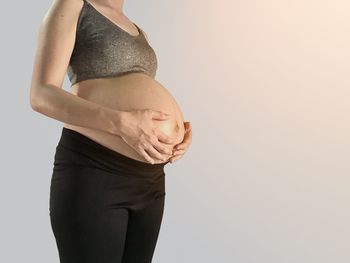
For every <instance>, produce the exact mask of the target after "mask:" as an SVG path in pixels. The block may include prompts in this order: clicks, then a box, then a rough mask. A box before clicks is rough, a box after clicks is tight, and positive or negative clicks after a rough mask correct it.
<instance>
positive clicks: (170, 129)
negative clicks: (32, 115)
mask: <svg viewBox="0 0 350 263" xmlns="http://www.w3.org/2000/svg"><path fill="white" fill-rule="evenodd" d="M72 93H73V94H76V95H77V96H79V97H82V98H84V99H86V100H89V101H92V102H95V103H98V104H100V105H103V106H106V107H109V108H112V109H116V110H122V111H130V110H136V109H152V110H159V111H162V112H165V113H168V114H169V115H170V116H169V118H168V119H167V120H153V121H154V125H155V127H156V128H157V129H159V130H160V131H162V132H164V133H165V134H166V135H168V136H170V137H171V138H172V139H173V141H174V144H177V143H180V142H181V141H182V140H183V138H184V125H183V122H184V118H183V114H182V112H181V109H180V108H179V106H178V104H177V103H176V100H175V99H174V98H173V96H172V95H171V94H170V93H169V91H168V90H167V89H166V88H165V87H164V86H163V85H161V84H160V83H159V82H158V81H157V80H155V79H153V78H151V77H149V76H147V75H145V74H143V73H129V74H126V75H122V76H119V77H113V78H99V79H89V80H85V81H81V82H79V83H77V84H75V85H74V86H72ZM64 127H66V128H68V129H72V130H75V131H77V132H79V133H81V134H83V135H85V136H86V137H89V138H90V139H92V140H94V141H95V142H97V143H99V144H101V145H103V146H105V147H107V148H109V149H112V150H114V151H117V152H119V153H121V154H123V155H126V156H128V157H130V158H133V159H135V160H138V161H142V162H148V161H147V160H145V159H144V157H143V156H141V155H140V154H139V153H138V152H137V151H135V150H134V149H133V148H132V147H130V146H129V145H128V144H127V143H126V142H125V141H124V140H123V139H122V138H121V137H120V136H118V135H113V134H110V133H107V132H103V131H100V130H96V129H92V128H87V127H82V126H77V125H71V124H68V123H65V124H64ZM170 148H172V145H170ZM160 162H162V161H159V160H156V163H160Z"/></svg>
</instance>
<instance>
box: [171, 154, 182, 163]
mask: <svg viewBox="0 0 350 263" xmlns="http://www.w3.org/2000/svg"><path fill="white" fill-rule="evenodd" d="M181 157H182V155H181V154H179V155H176V156H174V157H172V158H170V163H173V162H175V161H177V160H179V159H180V158H181Z"/></svg>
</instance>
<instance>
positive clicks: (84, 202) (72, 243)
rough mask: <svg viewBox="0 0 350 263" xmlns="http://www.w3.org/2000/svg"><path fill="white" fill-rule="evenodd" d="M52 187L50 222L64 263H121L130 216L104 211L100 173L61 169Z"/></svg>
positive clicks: (73, 167) (79, 168) (79, 167)
mask: <svg viewBox="0 0 350 263" xmlns="http://www.w3.org/2000/svg"><path fill="white" fill-rule="evenodd" d="M55 168H56V169H55V170H54V172H53V175H52V180H51V187H50V220H51V226H52V230H53V233H54V236H55V239H56V243H57V247H58V252H59V257H60V263H120V262H121V259H122V255H123V250H124V242H125V235H126V230H127V224H128V219H129V212H128V210H127V209H124V208H116V209H104V200H103V193H104V192H103V191H104V189H105V186H104V183H105V182H104V177H103V174H101V172H100V171H99V170H98V169H95V168H91V167H88V166H82V165H71V164H64V165H57V166H56V167H55Z"/></svg>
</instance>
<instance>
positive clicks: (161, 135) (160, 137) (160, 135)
mask: <svg viewBox="0 0 350 263" xmlns="http://www.w3.org/2000/svg"><path fill="white" fill-rule="evenodd" d="M156 136H157V138H158V141H160V142H163V143H167V144H174V141H173V138H171V137H170V136H168V135H166V134H165V133H163V132H160V131H159V132H157V134H156Z"/></svg>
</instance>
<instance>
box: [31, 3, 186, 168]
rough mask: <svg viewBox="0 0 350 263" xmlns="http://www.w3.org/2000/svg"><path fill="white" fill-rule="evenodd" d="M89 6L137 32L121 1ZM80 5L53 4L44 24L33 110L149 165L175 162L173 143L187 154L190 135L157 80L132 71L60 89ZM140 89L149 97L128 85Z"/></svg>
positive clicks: (35, 70) (35, 71)
mask: <svg viewBox="0 0 350 263" xmlns="http://www.w3.org/2000/svg"><path fill="white" fill-rule="evenodd" d="M89 2H90V3H91V4H92V5H93V6H94V7H95V8H96V9H98V10H99V11H100V12H101V13H103V14H104V15H105V16H106V17H108V18H109V19H110V20H111V21H114V22H115V23H116V24H117V25H119V26H120V27H121V28H122V29H124V30H125V31H126V32H129V34H130V35H137V34H138V30H137V28H135V26H134V25H133V23H132V22H131V21H130V20H129V19H128V18H127V17H126V16H125V15H124V14H123V10H122V8H123V1H120V0H113V1H112V0H104V1H102V0H94V1H89ZM82 6H83V1H82V0H54V1H53V3H52V5H51V7H50V9H49V10H48V12H47V13H46V15H45V17H44V19H43V21H42V24H41V26H40V31H39V34H38V39H37V40H38V46H37V51H36V55H35V61H34V66H33V74H32V82H31V87H30V104H31V106H32V108H33V109H34V110H35V111H38V112H40V113H42V114H44V115H46V116H48V117H50V118H53V119H56V120H59V121H61V122H63V123H64V124H65V127H67V128H70V129H73V130H76V131H78V132H80V133H82V134H84V135H86V136H88V137H90V138H91V139H93V140H95V141H96V142H99V143H101V144H103V145H105V146H106V147H108V148H111V149H113V150H116V151H118V152H120V153H122V154H124V155H127V156H129V157H131V158H134V159H137V160H140V161H143V162H150V163H161V162H165V161H167V160H169V159H170V158H173V159H170V160H174V159H176V158H174V157H175V156H174V153H175V151H174V149H173V148H174V145H179V144H180V143H181V147H182V148H183V149H182V154H183V153H184V149H185V148H186V147H188V145H189V143H190V140H189V138H190V136H189V134H188V133H187V137H185V126H184V125H183V123H184V121H183V116H182V113H181V111H180V109H179V107H178V105H177V104H176V102H175V100H174V99H173V98H172V96H171V94H170V93H168V92H167V90H166V89H165V88H164V87H163V86H162V85H161V84H160V83H158V82H157V81H155V80H153V79H152V78H150V77H147V76H146V75H145V74H142V73H132V74H128V75H125V76H124V77H115V78H104V79H97V78H96V79H89V80H85V81H82V82H79V83H76V84H75V85H74V86H72V92H67V91H65V90H63V89H62V84H63V80H64V76H65V73H66V69H67V66H68V62H69V59H70V56H71V53H72V51H73V47H74V42H75V32H76V24H77V20H78V17H79V13H80V10H81V8H82ZM138 83H139V84H138ZM142 85H144V86H143V87H148V90H149V93H147V92H145V93H144V94H143V97H142V98H149V99H142V100H140V97H139V96H137V95H136V93H132V92H129V91H130V90H131V89H128V88H130V87H134V88H135V89H138V90H139V91H141V90H142ZM145 85H146V86H145ZM143 90H147V89H143ZM143 90H142V91H143ZM156 91H157V92H156ZM151 93H152V94H153V98H152V97H150V96H149V95H150V94H151ZM117 98H118V99H119V100H118V99H117ZM136 98H137V99H136ZM154 98H158V101H157V99H156V100H155V99H154ZM122 102H126V103H124V105H122ZM140 102H142V103H140ZM166 113H167V114H166ZM185 138H187V139H186V140H185ZM178 154H179V152H178Z"/></svg>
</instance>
